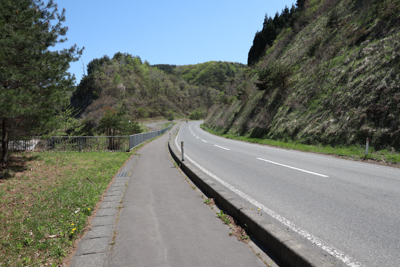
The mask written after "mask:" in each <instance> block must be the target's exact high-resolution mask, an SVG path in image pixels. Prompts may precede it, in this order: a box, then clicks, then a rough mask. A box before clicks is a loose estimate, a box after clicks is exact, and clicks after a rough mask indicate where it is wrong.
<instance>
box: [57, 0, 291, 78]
mask: <svg viewBox="0 0 400 267" xmlns="http://www.w3.org/2000/svg"><path fill="white" fill-rule="evenodd" d="M54 2H55V3H57V4H58V7H59V10H60V11H61V10H62V8H65V9H66V21H65V22H64V23H63V26H68V29H69V30H68V32H67V35H66V37H67V38H68V41H67V42H65V43H62V44H57V45H56V46H55V47H54V48H52V50H60V49H62V48H64V47H68V48H69V47H71V45H73V44H75V43H76V44H77V45H78V47H83V46H84V47H85V50H84V52H83V55H82V57H81V59H80V60H79V62H75V63H72V64H71V68H70V72H71V73H73V74H75V77H76V82H77V83H79V81H80V79H81V78H82V75H83V67H82V66H83V65H82V64H84V65H85V66H86V65H87V64H88V63H89V62H90V61H91V60H93V59H94V58H100V57H102V56H103V55H108V56H109V57H110V58H111V57H112V56H113V55H114V54H115V53H116V52H121V53H129V54H131V55H134V56H140V58H141V59H142V60H143V61H145V60H147V61H148V62H149V63H150V64H174V65H187V64H197V63H203V62H207V61H211V60H215V61H230V62H240V63H243V64H247V54H248V52H249V49H250V47H251V45H252V43H253V38H254V35H255V33H256V31H257V30H261V29H262V24H263V21H264V17H265V14H266V13H268V15H269V16H272V17H273V16H274V15H275V13H276V12H277V11H278V12H279V13H281V11H282V9H283V8H284V7H285V5H287V6H288V7H289V8H290V7H291V5H292V4H293V3H295V1H293V0H280V1H270V0H264V1H261V0H247V1H244V0H229V1H228V0H213V1H211V0H202V1H198V0H192V1H187V0H186V1H183V0H169V1H166V0H163V1H162V0H113V1H105V0H54Z"/></svg>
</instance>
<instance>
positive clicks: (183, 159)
mask: <svg viewBox="0 0 400 267" xmlns="http://www.w3.org/2000/svg"><path fill="white" fill-rule="evenodd" d="M181 149H182V161H185V158H184V156H183V141H182V142H181Z"/></svg>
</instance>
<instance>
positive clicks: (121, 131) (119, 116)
mask: <svg viewBox="0 0 400 267" xmlns="http://www.w3.org/2000/svg"><path fill="white" fill-rule="evenodd" d="M97 129H98V131H100V132H101V133H104V134H106V135H107V136H116V135H132V134H136V133H140V132H141V128H140V125H139V124H138V123H137V122H135V121H133V120H132V121H131V120H129V118H128V117H126V116H125V112H124V111H123V110H120V111H117V110H115V109H113V108H110V107H106V108H105V112H104V115H103V117H102V118H101V119H100V123H99V126H98V127H97Z"/></svg>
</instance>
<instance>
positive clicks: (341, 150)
mask: <svg viewBox="0 0 400 267" xmlns="http://www.w3.org/2000/svg"><path fill="white" fill-rule="evenodd" d="M200 127H201V128H202V129H203V130H205V131H207V132H209V133H212V134H214V135H218V136H222V137H225V138H228V139H235V140H241V141H245V142H249V143H257V144H262V145H269V146H275V147H280V148H285V149H294V150H300V151H305V152H312V153H319V154H326V155H335V156H339V157H343V158H348V159H353V160H364V159H365V147H361V146H346V147H344V146H340V147H332V146H329V145H327V146H321V145H306V144H302V143H299V142H283V141H277V140H272V139H261V138H250V137H248V136H240V137H238V136H237V135H233V134H221V133H220V132H218V131H214V130H212V129H209V128H207V127H205V126H204V124H201V125H200ZM366 159H368V160H372V161H376V162H381V163H390V164H398V163H400V153H396V152H392V151H388V150H386V149H385V150H379V151H375V149H374V148H373V147H370V148H369V151H368V156H367V157H366Z"/></svg>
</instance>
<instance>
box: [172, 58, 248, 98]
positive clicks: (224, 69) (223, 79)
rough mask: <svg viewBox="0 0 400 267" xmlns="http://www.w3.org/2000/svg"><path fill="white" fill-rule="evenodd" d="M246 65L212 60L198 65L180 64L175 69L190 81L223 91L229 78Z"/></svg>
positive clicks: (233, 76)
mask: <svg viewBox="0 0 400 267" xmlns="http://www.w3.org/2000/svg"><path fill="white" fill-rule="evenodd" d="M244 67H245V66H244V65H243V64H240V63H231V62H221V61H218V62H217V61H210V62H205V63H201V64H196V65H186V66H178V67H176V68H174V69H173V71H174V74H176V75H178V76H179V77H182V78H183V79H184V80H185V81H187V82H188V83H191V84H194V85H198V86H207V87H212V88H215V89H217V90H219V91H223V90H224V89H225V87H226V86H227V84H228V83H229V79H230V78H235V77H236V76H237V75H238V74H240V73H241V72H242V71H243V69H244Z"/></svg>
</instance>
